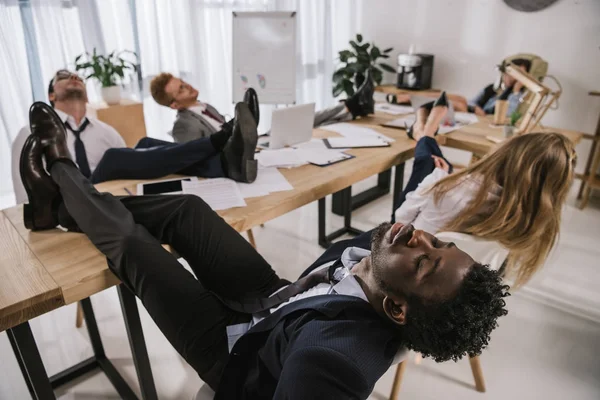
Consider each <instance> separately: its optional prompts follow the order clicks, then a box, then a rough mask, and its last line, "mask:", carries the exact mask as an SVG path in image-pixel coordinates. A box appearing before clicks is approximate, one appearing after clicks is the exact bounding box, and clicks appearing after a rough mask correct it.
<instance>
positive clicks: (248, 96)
mask: <svg viewBox="0 0 600 400" xmlns="http://www.w3.org/2000/svg"><path fill="white" fill-rule="evenodd" d="M244 103H246V104H248V108H249V109H250V112H251V113H252V116H254V121H255V122H256V126H258V122H259V121H260V110H259V108H258V95H257V94H256V90H254V89H252V88H250V89H248V90H246V93H244Z"/></svg>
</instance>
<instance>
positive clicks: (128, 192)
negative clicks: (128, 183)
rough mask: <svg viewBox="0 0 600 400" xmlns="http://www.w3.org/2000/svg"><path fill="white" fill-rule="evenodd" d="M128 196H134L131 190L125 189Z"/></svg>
mask: <svg viewBox="0 0 600 400" xmlns="http://www.w3.org/2000/svg"><path fill="white" fill-rule="evenodd" d="M123 189H124V190H125V191H126V192H127V194H128V195H130V196H133V193H131V190H129V189H127V188H123Z"/></svg>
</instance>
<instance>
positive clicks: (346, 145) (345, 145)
mask: <svg viewBox="0 0 600 400" xmlns="http://www.w3.org/2000/svg"><path fill="white" fill-rule="evenodd" d="M335 139H338V138H335ZM340 139H344V138H340ZM351 140H352V139H349V141H351ZM355 140H357V139H355ZM378 140H380V139H378ZM357 141H358V143H360V140H357ZM323 143H325V146H327V148H328V149H333V150H335V149H348V148H350V149H370V148H377V147H390V144H389V143H386V142H384V141H382V140H381V141H380V143H376V144H373V145H370V144H365V145H360V144H359V145H352V144H351V143H347V142H346V143H342V144H339V145H337V144H332V143H331V142H330V139H323ZM365 143H366V142H365Z"/></svg>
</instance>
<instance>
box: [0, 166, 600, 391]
mask: <svg viewBox="0 0 600 400" xmlns="http://www.w3.org/2000/svg"><path fill="white" fill-rule="evenodd" d="M407 170H410V168H407ZM371 182H373V181H372V180H371ZM573 203H574V202H573V199H571V200H570V205H569V206H568V207H567V208H566V210H565V213H564V220H563V228H562V235H561V239H560V242H559V245H558V248H557V250H556V252H555V253H554V254H553V256H552V257H551V259H550V260H549V262H548V265H547V266H546V268H545V269H544V270H543V272H542V273H540V274H539V276H538V277H536V279H535V281H534V282H533V283H532V284H531V285H530V286H529V287H527V288H525V289H523V290H522V291H520V292H517V293H515V294H514V295H513V296H512V297H511V298H509V299H508V306H509V311H510V312H509V315H508V316H507V317H505V318H503V319H502V320H501V321H500V327H499V328H498V329H497V330H496V331H495V332H494V334H493V335H492V342H491V345H490V347H489V349H487V350H486V351H485V352H484V354H483V356H482V364H483V370H484V375H485V379H486V384H487V393H486V394H481V393H477V392H476V391H475V390H474V388H473V380H472V375H471V371H470V368H469V363H468V362H467V361H461V362H459V363H445V364H435V363H433V362H431V361H429V360H425V361H424V362H423V363H422V364H421V365H414V364H412V363H411V364H410V365H409V367H408V369H407V372H406V374H405V377H404V384H403V387H402V390H401V395H400V398H401V399H465V400H469V399H474V400H476V399H484V398H485V399H507V398H508V399H547V400H552V399H556V400H563V399H577V400H585V399H589V400H597V399H599V398H600V270H599V268H598V267H599V266H600V263H599V262H598V259H600V247H599V246H598V239H599V238H600V201H599V200H598V198H595V199H594V200H593V201H592V204H590V206H589V207H588V208H587V209H586V210H585V211H579V210H577V209H576V208H574V207H573V206H572V205H573ZM390 208H391V198H390V196H387V197H385V198H383V199H381V200H379V201H377V202H374V203H372V204H370V205H368V206H366V207H363V208H362V209H360V210H358V211H356V212H355V213H354V214H353V224H355V225H356V226H357V227H358V228H363V229H368V228H371V227H373V226H374V225H376V224H377V223H379V222H381V221H383V220H385V219H387V218H388V216H389V214H390ZM316 222H317V205H316V203H313V204H310V205H308V206H306V207H304V208H302V209H300V210H297V211H295V212H293V213H290V214H288V215H285V216H283V217H281V218H279V219H277V220H274V221H272V222H269V223H268V224H266V226H265V227H264V228H257V229H255V230H254V233H255V237H256V241H257V244H258V247H259V250H260V251H261V253H262V254H263V255H264V256H265V258H266V259H267V260H269V261H270V262H271V263H272V264H273V265H274V267H275V269H276V270H277V271H278V272H279V273H280V274H281V275H283V276H285V277H287V278H290V279H293V278H295V277H296V276H297V275H298V274H299V273H300V272H301V271H302V270H303V268H305V267H306V266H308V265H309V264H310V263H311V262H312V261H313V260H314V259H315V258H316V257H317V256H318V255H319V254H320V253H321V249H320V248H319V247H318V246H317V245H316V239H317V228H316ZM328 224H329V229H330V230H333V229H335V228H336V227H339V226H341V224H342V220H341V218H340V217H331V215H328ZM282 249H285V251H282ZM92 302H93V304H94V308H95V311H96V316H97V319H98V323H99V326H100V331H101V334H102V337H103V340H104V345H105V347H106V351H107V354H108V356H109V357H110V358H111V359H113V360H114V363H115V365H116V367H117V369H119V370H120V371H121V372H122V373H123V374H124V375H125V377H126V379H127V380H128V381H129V382H130V383H131V384H132V385H135V383H136V374H135V370H134V367H133V364H132V360H131V356H130V351H129V345H128V342H127V336H126V333H125V327H124V323H123V320H122V316H121V311H120V307H119V303H118V298H117V294H116V291H115V290H114V289H111V290H107V291H105V292H103V293H100V294H98V295H96V296H94V297H93V298H92ZM140 308H141V305H140ZM141 310H142V312H141V314H142V323H143V325H144V332H145V335H146V341H147V344H148V348H149V352H150V357H151V363H152V369H153V372H154V379H155V381H156V386H157V389H158V392H159V397H160V398H161V399H184V400H188V399H191V398H192V397H193V395H194V393H195V392H196V391H197V390H198V388H199V387H200V386H201V385H202V382H201V381H200V379H199V378H198V377H197V376H196V375H195V373H194V372H193V371H192V369H191V368H190V367H189V366H187V365H186V363H185V362H184V361H183V360H182V359H181V358H180V357H179V356H178V355H177V354H176V353H175V351H174V350H173V349H172V348H171V346H170V345H169V343H168V342H167V341H166V340H165V339H164V337H163V336H162V334H161V333H160V331H159V330H158V329H157V328H156V326H155V325H154V323H153V322H152V320H151V319H150V318H149V317H148V315H147V314H146V312H145V311H144V310H143V309H142V308H141ZM74 322H75V307H74V306H69V307H63V308H62V309H59V310H57V311H54V312H52V313H50V314H46V315H44V316H42V317H39V318H37V319H35V320H33V321H32V322H31V325H32V329H33V331H34V335H35V337H36V340H37V342H38V346H39V348H40V351H41V353H42V358H43V359H44V362H45V364H46V368H47V370H48V372H49V373H50V374H52V373H55V372H57V371H59V370H62V369H64V368H66V367H68V366H70V365H72V364H74V363H76V362H78V361H81V360H82V359H84V358H85V357H88V356H90V355H91V348H90V346H89V341H88V338H87V333H86V330H85V328H83V329H79V330H78V329H76V328H75V325H74ZM0 355H1V357H0V360H1V362H0V399H1V400H13V399H16V400H21V399H28V398H29V395H28V392H27V388H26V386H25V383H24V381H23V379H22V378H21V375H20V372H19V369H18V366H17V363H16V361H15V358H14V356H13V355H12V351H11V348H10V345H9V343H8V340H7V337H6V334H5V333H2V334H0ZM392 379H393V370H390V371H388V373H387V374H385V375H384V376H383V377H382V379H381V380H380V382H379V383H378V384H377V386H376V387H375V391H374V392H373V394H372V396H371V399H377V400H384V399H387V396H388V395H389V390H390V388H391V383H392ZM57 394H58V395H59V398H60V399H69V400H98V399H117V398H118V396H117V394H116V392H115V391H114V389H113V388H112V387H111V386H110V384H109V382H108V380H107V379H106V378H105V377H104V376H103V375H102V374H100V373H97V374H92V375H89V376H86V377H85V379H82V380H80V382H78V383H76V384H74V385H71V386H69V387H64V388H62V389H61V390H60V391H58V392H57Z"/></svg>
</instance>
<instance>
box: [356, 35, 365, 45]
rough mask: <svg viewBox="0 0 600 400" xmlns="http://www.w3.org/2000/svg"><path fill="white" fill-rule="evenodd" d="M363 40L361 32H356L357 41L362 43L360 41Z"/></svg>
mask: <svg viewBox="0 0 600 400" xmlns="http://www.w3.org/2000/svg"><path fill="white" fill-rule="evenodd" d="M362 40H363V37H362V35H361V34H360V33H357V34H356V41H357V42H358V43H360V42H362Z"/></svg>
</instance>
